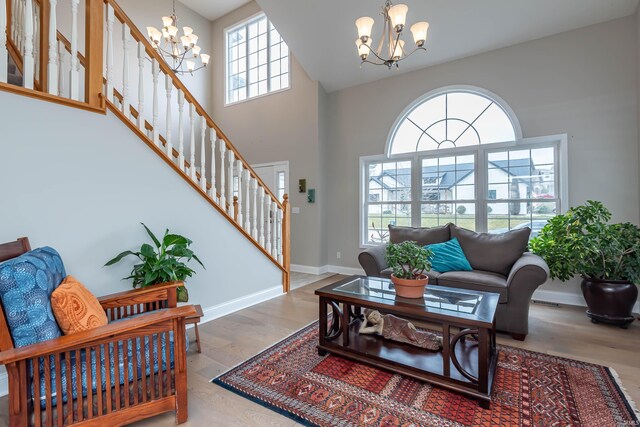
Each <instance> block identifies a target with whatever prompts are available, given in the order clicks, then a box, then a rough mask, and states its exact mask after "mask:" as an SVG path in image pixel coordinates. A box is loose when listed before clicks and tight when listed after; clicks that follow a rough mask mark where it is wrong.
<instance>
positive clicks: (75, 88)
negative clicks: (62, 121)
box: [69, 0, 80, 101]
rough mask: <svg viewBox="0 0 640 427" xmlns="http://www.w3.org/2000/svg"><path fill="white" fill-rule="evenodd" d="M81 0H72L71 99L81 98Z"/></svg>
mask: <svg viewBox="0 0 640 427" xmlns="http://www.w3.org/2000/svg"><path fill="white" fill-rule="evenodd" d="M79 2H80V0H71V74H70V75H69V87H70V89H71V99H73V100H74V101H79V100H80V64H79V62H78V3H79Z"/></svg>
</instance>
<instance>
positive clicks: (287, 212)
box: [278, 194, 291, 292]
mask: <svg viewBox="0 0 640 427" xmlns="http://www.w3.org/2000/svg"><path fill="white" fill-rule="evenodd" d="M282 207H283V211H282V214H283V215H284V218H283V220H282V238H281V239H280V252H281V254H282V255H281V256H279V257H278V261H279V262H280V263H281V264H282V266H283V267H284V270H285V271H283V272H282V286H283V287H284V291H285V292H289V289H290V285H291V283H290V280H291V278H290V275H289V274H290V273H289V272H290V271H291V206H290V204H289V195H288V194H285V195H284V196H283V202H282Z"/></svg>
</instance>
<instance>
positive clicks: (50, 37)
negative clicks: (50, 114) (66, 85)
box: [42, 0, 60, 95]
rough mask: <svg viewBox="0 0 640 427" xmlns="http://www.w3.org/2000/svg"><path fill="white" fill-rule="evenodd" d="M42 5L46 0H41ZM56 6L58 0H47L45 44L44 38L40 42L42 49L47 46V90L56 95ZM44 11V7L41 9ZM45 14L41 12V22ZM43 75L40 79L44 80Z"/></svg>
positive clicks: (58, 59) (43, 20)
mask: <svg viewBox="0 0 640 427" xmlns="http://www.w3.org/2000/svg"><path fill="white" fill-rule="evenodd" d="M42 4H43V6H44V5H45V4H47V2H46V1H44V2H42ZM57 6H58V0H49V7H48V10H47V13H48V15H49V24H48V28H46V30H47V42H48V43H47V45H48V46H47V45H45V44H44V39H43V44H42V50H43V51H44V50H45V47H46V48H48V49H49V50H48V55H47V56H48V63H47V75H46V78H47V90H48V91H49V93H50V94H51V95H57V94H58V61H60V58H59V57H58V41H57V38H56V36H57V33H58V20H57V16H56V13H57V12H56V9H57ZM43 12H44V9H43ZM45 16H46V14H45V13H43V19H42V22H43V23H44V22H45V21H46V20H45V19H44V17H45ZM42 34H43V35H44V29H43V31H42ZM44 77H45V76H43V79H42V81H44Z"/></svg>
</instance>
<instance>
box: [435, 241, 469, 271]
mask: <svg viewBox="0 0 640 427" xmlns="http://www.w3.org/2000/svg"><path fill="white" fill-rule="evenodd" d="M425 248H428V249H431V250H432V251H433V256H432V257H431V268H432V269H433V270H435V271H437V272H438V273H446V272H447V271H471V270H472V268H471V264H469V261H468V260H467V257H466V256H465V255H464V252H463V251H462V248H461V247H460V243H459V242H458V239H457V238H456V237H454V238H453V239H451V240H449V241H448V242H443V243H434V244H431V245H426V246H425Z"/></svg>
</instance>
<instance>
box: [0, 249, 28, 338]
mask: <svg viewBox="0 0 640 427" xmlns="http://www.w3.org/2000/svg"><path fill="white" fill-rule="evenodd" d="M30 250H31V244H30V243H29V238H27V237H20V238H19V239H18V240H16V241H15V242H8V243H2V244H0V262H3V261H7V260H10V259H12V258H16V257H18V256H20V255H22V254H23V253H25V252H29V251H30ZM0 307H1V308H2V309H0V351H4V350H9V349H12V348H13V341H12V340H11V332H10V331H9V325H7V318H6V317H5V312H4V306H2V304H0Z"/></svg>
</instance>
